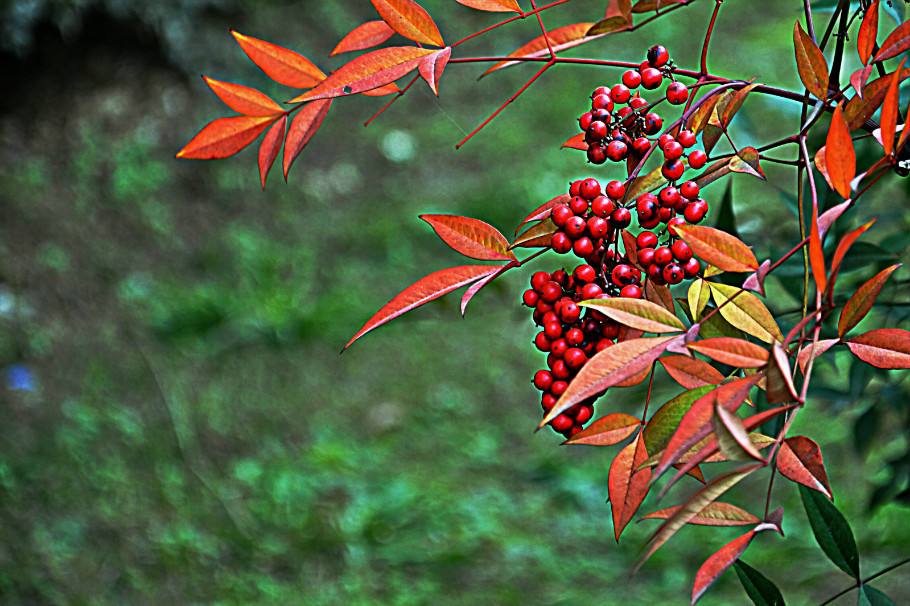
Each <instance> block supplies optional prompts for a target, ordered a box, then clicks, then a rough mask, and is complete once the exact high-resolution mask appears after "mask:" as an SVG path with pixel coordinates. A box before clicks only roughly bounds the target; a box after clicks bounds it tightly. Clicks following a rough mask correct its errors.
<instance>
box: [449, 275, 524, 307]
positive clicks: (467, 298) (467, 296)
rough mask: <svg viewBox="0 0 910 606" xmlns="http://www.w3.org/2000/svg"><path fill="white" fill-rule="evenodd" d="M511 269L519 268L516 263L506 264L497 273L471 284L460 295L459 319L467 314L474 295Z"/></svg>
mask: <svg viewBox="0 0 910 606" xmlns="http://www.w3.org/2000/svg"><path fill="white" fill-rule="evenodd" d="M513 267H519V265H518V264H517V263H508V264H506V265H503V266H502V267H500V268H499V271H496V272H493V273H492V274H490V275H489V276H487V277H486V278H481V279H480V280H478V281H477V282H474V283H473V284H471V285H470V286H468V288H467V290H465V291H464V295H462V297H461V317H464V315H465V313H466V312H467V310H468V303H470V302H471V299H473V298H474V295H476V294H477V293H478V292H480V290H481V289H482V288H483V287H484V286H486V285H487V284H489V283H490V282H492V281H493V280H495V279H496V278H498V277H499V276H501V275H502V274H504V273H506V272H507V271H508V270H510V269H512V268H513Z"/></svg>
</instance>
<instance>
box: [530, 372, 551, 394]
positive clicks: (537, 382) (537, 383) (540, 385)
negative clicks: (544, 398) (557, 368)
mask: <svg viewBox="0 0 910 606" xmlns="http://www.w3.org/2000/svg"><path fill="white" fill-rule="evenodd" d="M551 385H553V375H552V374H550V371H549V370H538V371H537V373H536V374H535V375H534V387H536V388H537V389H539V390H540V391H546V390H548V389H550V386H551Z"/></svg>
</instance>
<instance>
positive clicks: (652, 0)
mask: <svg viewBox="0 0 910 606" xmlns="http://www.w3.org/2000/svg"><path fill="white" fill-rule="evenodd" d="M690 1H691V0H638V2H636V3H635V6H633V7H632V12H633V13H648V12H651V11H656V10H659V9H662V8H666V7H668V6H670V5H671V4H686V3H687V2H690Z"/></svg>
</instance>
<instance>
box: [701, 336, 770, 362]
mask: <svg viewBox="0 0 910 606" xmlns="http://www.w3.org/2000/svg"><path fill="white" fill-rule="evenodd" d="M687 347H688V348H689V349H691V350H692V351H696V352H698V353H700V354H703V355H705V356H708V357H709V358H711V359H712V360H716V361H718V362H720V363H721V364H729V365H730V366H735V367H737V368H760V367H762V366H764V365H765V364H767V363H768V350H766V349H765V348H764V347H762V346H760V345H756V344H755V343H752V342H751V341H746V340H744V339H737V338H736V337H714V338H712V339H702V340H701V341H697V342H695V343H689V344H688V345H687Z"/></svg>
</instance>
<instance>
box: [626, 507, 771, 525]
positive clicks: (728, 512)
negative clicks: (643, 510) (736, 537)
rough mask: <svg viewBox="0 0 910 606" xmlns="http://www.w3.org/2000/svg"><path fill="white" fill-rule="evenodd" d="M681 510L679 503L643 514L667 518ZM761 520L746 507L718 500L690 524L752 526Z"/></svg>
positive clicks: (655, 517)
mask: <svg viewBox="0 0 910 606" xmlns="http://www.w3.org/2000/svg"><path fill="white" fill-rule="evenodd" d="M678 511H679V505H675V506H673V507H667V508H665V509H659V510H657V511H654V512H651V513H649V514H648V515H646V516H642V518H641V519H642V520H666V519H668V518H670V517H672V516H673V515H674V514H675V513H676V512H678ZM760 521H761V520H759V519H758V518H757V517H756V516H754V515H752V514H751V513H749V512H748V511H746V510H745V509H742V508H740V507H737V506H736V505H731V504H730V503H722V502H720V501H717V502H715V503H709V504H708V506H707V507H705V508H704V509H702V510H701V511H699V512H698V513H697V514H695V516H694V517H693V518H692V519H690V520H689V522H688V523H689V524H694V525H696V526H751V525H753V524H758V523H759V522H760Z"/></svg>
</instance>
